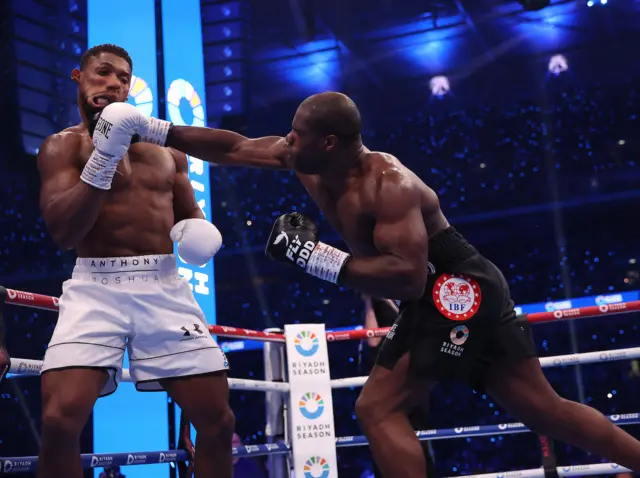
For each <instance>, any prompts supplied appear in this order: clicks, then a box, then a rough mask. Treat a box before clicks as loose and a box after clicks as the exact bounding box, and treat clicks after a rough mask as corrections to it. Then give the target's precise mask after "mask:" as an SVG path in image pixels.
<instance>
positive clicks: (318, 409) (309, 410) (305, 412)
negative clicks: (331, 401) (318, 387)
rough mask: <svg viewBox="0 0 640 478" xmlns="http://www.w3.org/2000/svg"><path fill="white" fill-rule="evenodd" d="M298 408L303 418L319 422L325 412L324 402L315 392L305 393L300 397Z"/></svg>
mask: <svg viewBox="0 0 640 478" xmlns="http://www.w3.org/2000/svg"><path fill="white" fill-rule="evenodd" d="M298 408H299V409H300V413H302V416H303V417H305V418H306V419H308V420H317V419H318V418H320V417H321V416H322V413H323V412H324V400H323V399H322V397H321V396H320V395H318V394H317V393H314V392H310V393H305V394H304V395H303V396H302V397H300V402H299V403H298Z"/></svg>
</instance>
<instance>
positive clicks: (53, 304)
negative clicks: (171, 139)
mask: <svg viewBox="0 0 640 478" xmlns="http://www.w3.org/2000/svg"><path fill="white" fill-rule="evenodd" d="M58 302H59V301H58V298H57V297H51V296H48V295H41V294H34V293H31V292H23V291H19V290H14V289H7V296H6V299H5V303H7V304H14V305H21V306H25V307H33V308H36V309H44V310H53V311H56V310H58ZM637 311H640V300H634V301H631V302H620V303H617V304H603V305H592V306H589V307H580V308H576V309H565V310H556V311H554V312H535V313H533V314H527V320H528V321H529V322H531V323H540V322H553V321H556V320H563V319H568V320H573V319H583V318H586V317H599V316H602V315H614V314H624V313H628V312H637ZM389 330H391V327H381V328H378V329H358V330H350V331H344V332H327V340H328V341H329V342H334V341H341V340H359V339H366V338H370V337H384V336H386V335H387V333H388V332H389ZM209 332H211V333H212V334H214V335H220V336H222V337H236V338H249V339H254V340H262V341H272V342H284V335H283V334H273V333H270V332H260V331H258V330H250V329H238V328H236V327H227V326H224V325H209Z"/></svg>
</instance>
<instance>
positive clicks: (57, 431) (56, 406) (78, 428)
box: [42, 397, 88, 442]
mask: <svg viewBox="0 0 640 478" xmlns="http://www.w3.org/2000/svg"><path fill="white" fill-rule="evenodd" d="M80 402H81V401H80V400H74V399H73V398H71V399H65V398H64V397H59V399H56V397H53V399H52V400H50V401H49V402H48V403H47V404H45V407H44V409H43V411H42V432H43V437H47V438H49V439H52V438H53V439H54V440H55V441H56V442H59V441H61V440H77V439H79V438H80V433H81V432H82V429H83V428H84V426H85V424H86V421H87V419H88V416H86V415H85V414H84V413H82V412H81V411H80V410H82V408H83V407H82V404H81V403H80Z"/></svg>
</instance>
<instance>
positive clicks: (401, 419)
mask: <svg viewBox="0 0 640 478" xmlns="http://www.w3.org/2000/svg"><path fill="white" fill-rule="evenodd" d="M408 372H409V354H408V353H406V354H405V355H403V356H402V357H401V358H400V360H398V362H397V363H396V364H395V366H394V368H393V370H388V369H386V368H384V367H380V366H378V365H376V366H375V367H374V368H373V370H372V371H371V374H370V375H369V379H368V380H367V383H365V385H364V387H363V388H362V392H361V393H360V396H359V397H358V400H357V401H356V415H357V417H358V422H359V423H360V426H361V427H362V430H363V432H364V434H365V435H366V436H367V440H369V446H370V447H371V452H372V453H373V458H374V460H375V462H376V464H377V465H378V468H379V469H380V471H381V473H382V476H384V477H385V478H397V477H403V478H414V477H415V478H424V477H425V476H426V474H427V464H426V461H425V458H424V451H423V450H422V447H421V446H420V442H419V441H418V438H417V437H416V434H415V432H414V430H413V427H412V426H411V424H410V423H409V419H408V417H407V416H408V413H409V411H411V410H412V409H413V408H414V407H415V406H416V405H417V404H418V403H422V404H425V405H426V403H425V402H426V401H427V400H428V399H429V398H428V397H429V392H430V391H431V389H432V388H433V386H434V385H435V383H428V382H417V381H415V380H414V379H412V378H411V377H409V374H408ZM425 405H423V406H425Z"/></svg>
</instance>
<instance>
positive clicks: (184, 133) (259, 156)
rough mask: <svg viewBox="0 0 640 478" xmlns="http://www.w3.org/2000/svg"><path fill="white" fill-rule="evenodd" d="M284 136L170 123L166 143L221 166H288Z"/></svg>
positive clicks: (276, 167) (274, 167)
mask: <svg viewBox="0 0 640 478" xmlns="http://www.w3.org/2000/svg"><path fill="white" fill-rule="evenodd" d="M286 144H287V143H286V140H285V139H284V138H281V137H279V136H266V137H264V138H257V139H249V138H247V137H245V136H242V135H241V134H238V133H234V132H233V131H226V130H223V129H212V128H199V127H194V126H173V127H172V128H171V130H170V131H169V135H168V136H167V142H166V146H169V147H172V148H175V149H177V150H178V151H182V152H183V153H186V154H188V155H189V156H194V157H196V158H199V159H202V160H203V161H208V162H210V163H215V164H220V165H224V166H248V167H254V168H266V169H287V166H286V165H285V163H284V155H285V151H286Z"/></svg>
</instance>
